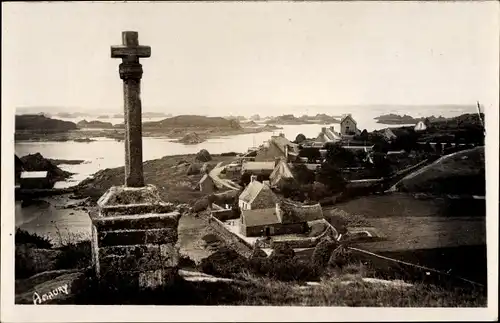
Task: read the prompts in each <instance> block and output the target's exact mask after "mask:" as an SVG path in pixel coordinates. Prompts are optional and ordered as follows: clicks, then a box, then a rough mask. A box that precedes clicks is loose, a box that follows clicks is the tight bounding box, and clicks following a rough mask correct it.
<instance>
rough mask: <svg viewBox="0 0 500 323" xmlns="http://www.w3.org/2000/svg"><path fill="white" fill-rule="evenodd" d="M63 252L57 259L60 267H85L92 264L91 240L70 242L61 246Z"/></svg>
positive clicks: (57, 265) (57, 264)
mask: <svg viewBox="0 0 500 323" xmlns="http://www.w3.org/2000/svg"><path fill="white" fill-rule="evenodd" d="M59 250H60V251H62V253H61V254H60V255H59V256H58V257H57V259H56V267H57V268H59V269H72V268H85V267H88V266H90V265H91V264H92V245H91V242H90V240H83V241H79V242H70V243H67V244H65V245H63V246H62V247H60V248H59Z"/></svg>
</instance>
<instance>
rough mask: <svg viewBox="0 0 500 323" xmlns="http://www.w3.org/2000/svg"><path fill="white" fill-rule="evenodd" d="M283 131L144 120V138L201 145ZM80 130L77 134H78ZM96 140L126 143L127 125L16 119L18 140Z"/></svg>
mask: <svg viewBox="0 0 500 323" xmlns="http://www.w3.org/2000/svg"><path fill="white" fill-rule="evenodd" d="M277 129H281V128H279V127H277V126H275V125H269V124H266V125H264V126H259V125H258V124H256V123H254V122H252V123H251V124H243V125H242V124H240V122H239V121H238V120H236V119H226V118H222V117H206V116H198V115H180V116H175V117H171V118H165V119H163V120H160V121H143V123H142V131H143V136H144V137H164V138H172V139H177V140H178V142H180V143H184V144H195V143H201V142H203V141H205V140H206V139H208V138H213V137H222V136H231V135H238V134H246V133H258V132H269V131H274V130H277ZM76 130H78V131H76ZM95 137H106V138H111V139H115V140H123V138H124V124H123V123H121V124H116V125H113V124H112V123H110V122H104V121H99V120H92V121H87V120H82V121H80V122H78V123H74V122H70V121H62V120H58V119H52V118H47V117H45V116H44V115H20V116H16V133H15V140H16V141H76V142H90V141H93V139H92V138H95Z"/></svg>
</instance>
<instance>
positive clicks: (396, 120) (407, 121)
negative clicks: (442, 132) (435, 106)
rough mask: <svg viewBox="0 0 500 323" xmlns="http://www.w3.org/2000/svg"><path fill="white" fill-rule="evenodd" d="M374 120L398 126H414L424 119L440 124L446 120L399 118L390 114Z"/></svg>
mask: <svg viewBox="0 0 500 323" xmlns="http://www.w3.org/2000/svg"><path fill="white" fill-rule="evenodd" d="M374 119H375V120H377V123H381V124H390V125H393V124H398V125H399V124H416V123H417V122H419V121H425V119H428V120H429V121H430V122H440V121H446V120H447V119H448V118H445V117H442V116H439V117H435V116H430V117H427V118H414V117H412V116H409V115H406V114H405V115H403V116H401V115H398V114H392V113H390V114H384V115H381V116H378V117H375V118H374Z"/></svg>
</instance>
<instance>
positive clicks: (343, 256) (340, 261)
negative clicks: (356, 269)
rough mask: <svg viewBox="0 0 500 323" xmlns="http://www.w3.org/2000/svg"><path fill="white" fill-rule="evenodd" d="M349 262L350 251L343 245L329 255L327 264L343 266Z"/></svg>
mask: <svg viewBox="0 0 500 323" xmlns="http://www.w3.org/2000/svg"><path fill="white" fill-rule="evenodd" d="M350 262H351V252H350V251H349V249H347V248H345V247H344V246H342V245H341V246H339V247H337V248H336V249H335V250H334V251H333V252H332V255H331V256H330V260H328V264H329V265H330V266H332V267H338V268H341V269H342V268H343V267H344V266H346V265H348V264H349V263H350Z"/></svg>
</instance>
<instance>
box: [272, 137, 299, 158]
mask: <svg viewBox="0 0 500 323" xmlns="http://www.w3.org/2000/svg"><path fill="white" fill-rule="evenodd" d="M270 143H271V144H273V145H275V146H276V147H278V149H279V150H281V151H282V152H283V154H284V153H285V146H289V148H288V153H292V154H295V153H298V145H297V144H294V143H293V142H291V141H290V140H288V139H286V138H285V137H282V136H272V137H271V140H270Z"/></svg>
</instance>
